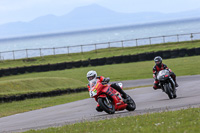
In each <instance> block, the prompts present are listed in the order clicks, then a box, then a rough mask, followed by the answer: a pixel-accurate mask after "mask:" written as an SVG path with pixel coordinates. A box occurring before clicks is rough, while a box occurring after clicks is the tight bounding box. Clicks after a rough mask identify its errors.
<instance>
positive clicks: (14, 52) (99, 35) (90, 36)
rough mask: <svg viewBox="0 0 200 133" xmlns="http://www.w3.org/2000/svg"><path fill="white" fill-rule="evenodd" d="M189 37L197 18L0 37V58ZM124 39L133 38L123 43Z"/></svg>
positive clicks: (199, 24) (199, 23) (199, 25)
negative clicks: (113, 43)
mask: <svg viewBox="0 0 200 133" xmlns="http://www.w3.org/2000/svg"><path fill="white" fill-rule="evenodd" d="M191 33H195V34H192V37H191ZM184 34H186V35H184ZM171 35H172V36H171ZM179 35H180V36H179ZM163 36H169V37H166V38H163ZM170 36H171V37H170ZM145 38H146V39H145ZM149 38H151V39H149ZM156 38H157V39H156ZM163 39H164V40H163ZM170 39H171V40H170ZM181 39H182V40H181ZM190 39H194V40H198V39H199V40H200V18H193V19H186V20H176V21H175V20H174V21H166V22H156V23H146V24H137V25H126V26H119V27H111V28H99V29H92V30H82V31H73V32H65V33H55V34H48V35H36V36H26V37H17V38H6V39H0V60H6V59H20V58H29V57H35V56H45V55H52V54H64V53H76V52H86V51H90V50H94V49H98V48H104V47H108V46H109V47H110V46H111V45H110V44H111V43H112V42H116V44H115V45H113V47H122V46H123V47H124V46H127V47H128V46H138V45H149V44H156V43H162V42H163V41H164V42H166V41H168V42H170V41H172V42H173V41H184V40H190ZM123 40H124V44H123V42H122V41H123ZM126 40H130V41H132V42H129V44H128V43H127V45H125V44H126V42H128V41H126ZM139 40H142V41H140V42H139ZM153 41H155V42H153ZM117 42H118V43H117ZM101 43H102V44H104V43H105V45H106V46H103V45H100V44H101ZM139 43H140V44H139ZM95 44H98V45H95ZM133 44H134V45H133ZM80 45H82V46H80Z"/></svg>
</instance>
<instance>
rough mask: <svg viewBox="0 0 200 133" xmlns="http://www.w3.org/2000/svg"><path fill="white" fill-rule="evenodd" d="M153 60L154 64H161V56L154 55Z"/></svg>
mask: <svg viewBox="0 0 200 133" xmlns="http://www.w3.org/2000/svg"><path fill="white" fill-rule="evenodd" d="M154 61H155V64H156V65H157V66H160V65H161V64H162V58H161V57H160V56H156V57H155V58H154Z"/></svg>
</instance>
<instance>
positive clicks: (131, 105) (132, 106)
mask: <svg viewBox="0 0 200 133" xmlns="http://www.w3.org/2000/svg"><path fill="white" fill-rule="evenodd" d="M127 96H128V98H129V102H128V103H127V104H128V105H127V107H126V109H127V110H128V111H134V110H135V109H136V104H135V102H134V100H133V99H132V98H131V97H130V96H129V95H127Z"/></svg>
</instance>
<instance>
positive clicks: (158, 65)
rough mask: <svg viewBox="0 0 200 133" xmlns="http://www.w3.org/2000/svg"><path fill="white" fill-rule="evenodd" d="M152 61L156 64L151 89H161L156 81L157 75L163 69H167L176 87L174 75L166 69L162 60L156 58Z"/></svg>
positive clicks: (158, 57)
mask: <svg viewBox="0 0 200 133" xmlns="http://www.w3.org/2000/svg"><path fill="white" fill-rule="evenodd" d="M154 61H155V64H156V65H155V66H154V67H153V77H154V85H153V88H154V90H156V89H160V88H161V86H160V85H159V81H158V79H157V74H158V72H159V71H161V70H164V69H168V70H169V72H170V76H171V77H172V79H173V80H174V82H175V86H176V87H178V84H177V82H176V75H175V74H174V73H173V72H172V71H171V70H170V69H169V68H168V67H167V65H165V64H163V63H162V58H161V57H160V56H156V57H155V58H154Z"/></svg>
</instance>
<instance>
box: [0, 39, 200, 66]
mask: <svg viewBox="0 0 200 133" xmlns="http://www.w3.org/2000/svg"><path fill="white" fill-rule="evenodd" d="M195 47H200V41H188V42H179V43H166V44H156V45H146V46H138V47H126V48H110V49H109V48H108V49H100V50H97V51H90V52H84V53H74V54H69V55H67V54H62V55H55V56H54V55H53V56H44V57H37V58H31V59H33V61H23V60H24V59H18V60H6V61H3V62H0V68H9V67H22V66H31V65H40V64H48V63H50V64H53V63H60V62H69V61H79V60H88V58H90V59H94V58H102V57H111V56H120V55H129V54H138V53H144V52H153V51H154V52H155V51H163V50H172V49H181V48H186V49H189V48H195Z"/></svg>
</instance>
